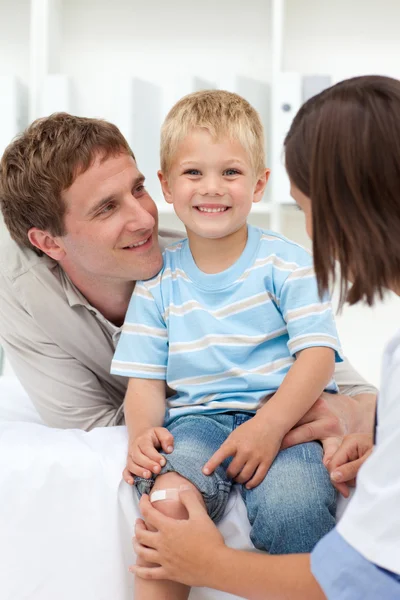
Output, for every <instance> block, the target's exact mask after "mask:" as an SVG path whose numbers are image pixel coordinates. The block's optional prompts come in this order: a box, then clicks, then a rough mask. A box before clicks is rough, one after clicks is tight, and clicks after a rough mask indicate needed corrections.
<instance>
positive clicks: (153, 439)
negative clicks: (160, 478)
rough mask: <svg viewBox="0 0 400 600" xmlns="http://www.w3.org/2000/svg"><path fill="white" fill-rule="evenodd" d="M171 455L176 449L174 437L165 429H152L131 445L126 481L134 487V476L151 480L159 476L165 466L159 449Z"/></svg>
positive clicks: (125, 475)
mask: <svg viewBox="0 0 400 600" xmlns="http://www.w3.org/2000/svg"><path fill="white" fill-rule="evenodd" d="M160 448H162V450H163V451H164V452H165V453H166V454H170V453H171V452H172V451H173V449H174V436H173V435H172V433H170V432H169V431H168V429H166V428H165V427H151V428H149V429H146V431H144V432H143V433H142V435H139V436H137V437H136V438H135V439H134V440H133V441H131V442H130V443H129V447H128V457H127V460H126V467H125V469H124V471H123V474H122V475H123V478H124V480H125V481H126V482H127V483H129V485H133V483H134V477H133V476H134V475H136V476H137V477H143V478H144V479H149V478H150V477H151V475H152V473H154V474H155V475H157V474H158V473H159V472H160V471H161V468H162V467H163V466H164V465H165V458H164V456H162V455H161V454H160V453H159V452H158V449H160Z"/></svg>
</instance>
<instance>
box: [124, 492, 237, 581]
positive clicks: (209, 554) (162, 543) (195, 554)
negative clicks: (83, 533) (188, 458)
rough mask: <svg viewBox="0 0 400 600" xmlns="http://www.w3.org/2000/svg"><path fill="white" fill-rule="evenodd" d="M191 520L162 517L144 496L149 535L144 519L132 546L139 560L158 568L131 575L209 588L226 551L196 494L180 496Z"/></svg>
mask: <svg viewBox="0 0 400 600" xmlns="http://www.w3.org/2000/svg"><path fill="white" fill-rule="evenodd" d="M180 499H181V501H182V504H183V505H184V506H185V507H186V509H187V512H188V515H189V516H188V519H187V520H186V519H184V520H178V519H172V518H170V517H167V516H165V515H163V514H162V513H161V512H160V511H158V510H156V509H155V508H153V506H152V505H151V503H150V501H149V498H148V496H146V495H145V494H144V495H143V496H142V499H141V500H140V510H141V513H142V515H143V518H144V519H145V521H146V523H147V525H148V526H149V527H151V528H152V529H155V530H156V531H148V530H147V528H146V525H145V524H144V522H143V521H142V520H141V519H138V521H137V522H136V526H135V535H136V538H134V541H133V545H134V550H135V552H136V554H137V556H138V557H139V558H141V559H143V560H145V561H147V562H149V563H153V564H156V565H160V566H156V567H140V566H137V565H135V566H134V567H131V569H130V570H131V571H132V572H133V573H135V575H138V576H139V577H142V578H144V579H168V580H170V581H179V582H181V583H184V584H186V585H190V586H204V585H207V581H206V578H207V577H208V576H209V574H210V570H212V569H215V568H216V565H217V564H218V561H215V560H214V558H213V557H214V556H216V555H218V554H219V552H220V551H221V550H224V549H225V548H226V547H225V544H224V539H223V537H222V535H221V534H220V532H219V531H218V529H217V528H216V526H215V525H214V523H213V522H212V521H211V519H210V517H209V516H208V515H207V512H206V510H205V508H204V506H203V505H202V503H201V502H200V500H199V498H198V497H197V496H196V494H195V493H194V491H193V490H182V491H181V492H180Z"/></svg>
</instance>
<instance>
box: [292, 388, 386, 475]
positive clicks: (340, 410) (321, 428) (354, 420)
mask: <svg viewBox="0 0 400 600" xmlns="http://www.w3.org/2000/svg"><path fill="white" fill-rule="evenodd" d="M375 406H376V396H375V395H374V394H362V395H359V396H354V397H352V396H345V395H343V394H327V393H323V394H322V395H321V397H320V398H319V399H318V400H317V401H316V403H315V404H314V405H313V406H312V407H311V408H310V410H309V411H308V412H307V413H306V414H305V415H304V417H303V418H302V419H300V421H299V422H298V424H297V425H296V427H294V428H293V429H292V430H291V431H289V432H288V433H287V434H286V435H285V437H284V438H283V441H282V447H281V449H282V450H283V449H284V448H290V447H291V446H295V445H296V444H304V443H305V442H313V441H315V440H318V441H320V442H322V445H323V448H324V459H323V460H324V464H325V466H328V464H329V461H330V460H331V459H332V456H333V455H334V454H335V452H336V451H337V450H338V448H339V447H340V445H341V443H342V440H343V437H344V436H345V435H348V434H350V433H357V432H364V433H366V432H370V431H372V428H373V422H374V415H375Z"/></svg>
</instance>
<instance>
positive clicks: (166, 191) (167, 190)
mask: <svg viewBox="0 0 400 600" xmlns="http://www.w3.org/2000/svg"><path fill="white" fill-rule="evenodd" d="M157 175H158V179H159V180H160V183H161V189H162V191H163V194H164V198H165V201H166V202H168V204H172V195H171V191H170V188H169V183H168V179H167V177H166V176H165V175H164V173H163V172H162V171H158V172H157Z"/></svg>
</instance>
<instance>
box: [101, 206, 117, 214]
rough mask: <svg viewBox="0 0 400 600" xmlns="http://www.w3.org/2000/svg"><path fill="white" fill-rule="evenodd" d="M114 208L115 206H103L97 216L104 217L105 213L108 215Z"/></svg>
mask: <svg viewBox="0 0 400 600" xmlns="http://www.w3.org/2000/svg"><path fill="white" fill-rule="evenodd" d="M114 208H115V204H106V205H105V206H103V208H102V209H101V211H100V213H99V214H101V215H105V214H106V213H109V212H111V211H112V210H114Z"/></svg>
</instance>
